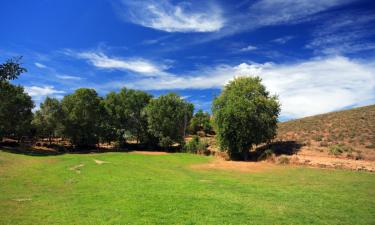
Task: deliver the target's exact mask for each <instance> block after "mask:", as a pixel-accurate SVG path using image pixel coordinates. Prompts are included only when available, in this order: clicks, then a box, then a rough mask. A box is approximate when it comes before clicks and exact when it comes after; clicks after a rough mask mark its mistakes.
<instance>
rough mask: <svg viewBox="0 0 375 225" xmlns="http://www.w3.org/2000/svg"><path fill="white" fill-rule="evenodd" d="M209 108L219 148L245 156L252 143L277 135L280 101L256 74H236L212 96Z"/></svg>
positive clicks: (264, 140)
mask: <svg viewBox="0 0 375 225" xmlns="http://www.w3.org/2000/svg"><path fill="white" fill-rule="evenodd" d="M212 112H213V116H214V122H215V128H216V129H215V131H216V133H217V140H218V142H219V144H220V146H221V148H222V149H227V150H228V152H229V153H230V154H231V155H233V154H236V153H242V154H243V156H244V158H245V159H247V157H248V152H249V151H250V150H251V148H252V146H253V145H257V144H260V143H264V142H267V141H269V140H271V139H272V138H274V136H275V135H276V128H277V118H278V115H279V112H280V104H279V102H278V100H277V96H271V95H270V94H269V92H268V91H267V90H266V88H265V86H264V85H262V84H261V79H260V78H258V77H238V78H235V79H234V80H233V81H231V82H229V84H227V85H226V86H225V87H224V89H223V91H222V92H221V94H220V95H219V96H218V97H217V98H215V99H214V101H213V105H212Z"/></svg>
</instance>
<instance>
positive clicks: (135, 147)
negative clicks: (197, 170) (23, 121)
mask: <svg viewBox="0 0 375 225" xmlns="http://www.w3.org/2000/svg"><path fill="white" fill-rule="evenodd" d="M0 150H1V151H4V152H9V153H14V154H22V155H29V156H56V155H63V154H90V153H108V152H131V151H145V152H155V151H164V152H169V153H174V152H179V151H180V147H179V146H173V147H170V148H168V149H165V148H161V147H159V146H150V145H143V144H126V145H124V146H122V147H121V148H101V147H89V146H85V147H79V148H74V147H72V146H62V145H56V144H54V145H48V148H38V147H36V146H31V145H24V144H18V143H15V142H9V143H7V142H2V143H0Z"/></svg>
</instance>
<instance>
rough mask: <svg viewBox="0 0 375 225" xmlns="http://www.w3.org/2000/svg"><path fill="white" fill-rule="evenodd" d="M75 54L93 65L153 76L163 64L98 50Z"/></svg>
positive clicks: (160, 70)
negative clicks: (107, 53)
mask: <svg viewBox="0 0 375 225" xmlns="http://www.w3.org/2000/svg"><path fill="white" fill-rule="evenodd" d="M69 54H70V53H69ZM76 56H77V57H79V58H82V59H87V60H88V61H89V62H90V63H92V64H93V65H94V66H96V67H98V68H103V69H118V70H127V71H133V72H137V73H140V74H145V75H150V76H153V75H154V74H156V73H161V72H162V69H163V66H158V65H156V64H153V63H151V62H149V61H147V60H145V59H140V58H137V59H119V58H110V57H108V56H107V55H105V54H104V53H100V52H99V53H96V52H81V53H78V54H76Z"/></svg>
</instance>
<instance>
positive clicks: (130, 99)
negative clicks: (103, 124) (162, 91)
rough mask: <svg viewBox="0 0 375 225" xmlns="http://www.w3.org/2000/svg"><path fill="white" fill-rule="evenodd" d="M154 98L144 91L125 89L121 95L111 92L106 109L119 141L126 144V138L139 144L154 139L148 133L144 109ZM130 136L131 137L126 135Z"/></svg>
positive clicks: (105, 104) (105, 103) (105, 102)
mask: <svg viewBox="0 0 375 225" xmlns="http://www.w3.org/2000/svg"><path fill="white" fill-rule="evenodd" d="M151 98H152V96H151V95H150V94H148V93H146V92H144V91H138V90H132V89H126V88H123V89H121V91H120V92H119V93H114V92H111V93H109V94H108V95H107V97H106V98H105V99H104V107H105V109H106V113H107V114H108V116H109V119H110V122H109V124H108V125H110V126H112V127H113V129H114V130H115V132H116V136H117V141H119V142H120V143H124V142H125V138H126V136H129V135H130V137H134V138H135V139H136V140H137V141H138V142H143V143H144V142H149V141H150V139H152V137H150V134H149V133H148V131H147V118H146V115H145V113H144V108H145V107H146V106H147V104H148V103H149V102H150V100H151ZM126 134H129V135H126Z"/></svg>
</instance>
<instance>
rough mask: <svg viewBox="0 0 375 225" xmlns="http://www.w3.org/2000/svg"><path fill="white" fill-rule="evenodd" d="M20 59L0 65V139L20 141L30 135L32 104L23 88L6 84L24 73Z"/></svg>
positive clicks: (10, 60)
mask: <svg viewBox="0 0 375 225" xmlns="http://www.w3.org/2000/svg"><path fill="white" fill-rule="evenodd" d="M20 59H21V57H19V58H14V59H9V60H8V61H6V62H5V63H3V64H0V139H2V137H4V136H13V137H16V138H18V140H20V138H21V137H22V136H24V135H28V134H30V133H29V132H30V130H31V119H32V112H31V110H32V108H33V107H34V103H33V101H32V100H31V97H30V96H29V95H27V94H26V93H25V92H24V89H23V87H21V86H15V85H12V84H10V83H9V82H8V81H9V80H14V79H16V78H17V77H18V76H19V75H20V74H21V73H23V72H26V69H25V68H23V67H21V65H20V63H19V61H20Z"/></svg>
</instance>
